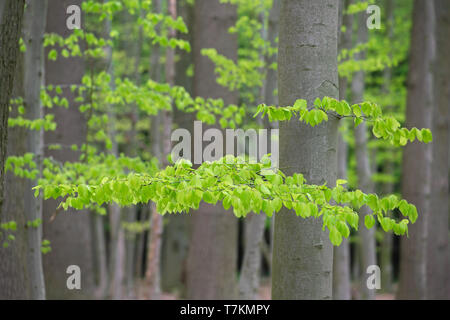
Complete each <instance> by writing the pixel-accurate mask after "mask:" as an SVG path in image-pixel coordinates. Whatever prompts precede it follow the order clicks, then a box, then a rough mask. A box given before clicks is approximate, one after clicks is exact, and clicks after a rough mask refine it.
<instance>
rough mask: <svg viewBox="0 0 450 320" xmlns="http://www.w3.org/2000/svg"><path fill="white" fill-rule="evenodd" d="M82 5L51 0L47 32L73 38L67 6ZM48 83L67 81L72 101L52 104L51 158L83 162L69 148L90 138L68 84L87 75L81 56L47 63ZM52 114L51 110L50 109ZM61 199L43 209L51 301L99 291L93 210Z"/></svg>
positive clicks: (48, 140) (65, 89) (48, 153)
mask: <svg viewBox="0 0 450 320" xmlns="http://www.w3.org/2000/svg"><path fill="white" fill-rule="evenodd" d="M72 4H75V5H78V6H81V0H76V1H75V0H73V1H70V2H69V1H60V0H50V1H49V2H48V13H47V17H48V19H47V27H46V32H47V33H50V32H54V33H57V34H60V35H63V36H68V35H69V34H70V33H71V32H72V31H71V30H68V29H67V27H66V17H67V16H66V8H67V6H68V5H72ZM45 67H46V74H45V80H46V84H47V85H49V84H53V85H63V86H64V87H63V88H62V89H63V95H64V97H66V98H67V100H68V101H69V108H68V109H65V108H53V109H52V110H51V112H52V113H53V114H54V115H55V122H56V123H57V124H58V126H57V128H56V130H55V131H53V132H46V133H45V135H44V139H45V142H46V145H49V144H55V143H56V144H61V145H63V148H62V149H61V150H49V149H48V148H47V149H46V150H45V155H46V156H47V157H53V159H55V160H56V161H59V162H62V163H64V162H65V161H78V160H79V155H80V154H79V152H77V151H72V150H70V148H67V146H71V145H72V144H76V145H78V146H80V145H81V144H82V143H84V142H85V139H86V120H85V118H84V116H83V115H82V114H81V113H80V111H79V109H78V105H77V103H75V102H74V94H73V93H72V92H71V91H70V88H69V86H70V85H72V84H80V83H81V78H82V76H83V74H84V63H83V60H82V59H81V58H67V59H65V58H61V57H60V58H59V59H58V60H57V61H49V60H47V61H46V65H45ZM46 111H47V112H50V111H49V110H46ZM58 204H59V200H56V201H55V200H46V201H44V207H43V220H44V238H45V239H48V240H50V242H51V247H52V251H51V252H50V253H48V254H46V255H45V256H44V275H45V283H46V288H47V297H48V298H49V299H80V298H84V299H87V298H91V297H93V295H94V290H95V283H94V266H93V254H92V246H91V243H92V240H91V223H90V220H91V219H90V216H89V213H88V211H86V210H83V211H75V210H73V209H69V210H67V211H62V210H61V211H59V210H58V211H57V210H56V207H57V206H58ZM70 265H77V266H79V267H80V269H81V289H80V290H69V289H68V288H67V286H66V281H67V278H68V277H69V276H70V275H69V274H67V273H66V270H67V267H69V266H70Z"/></svg>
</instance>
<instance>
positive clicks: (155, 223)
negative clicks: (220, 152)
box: [145, 0, 177, 299]
mask: <svg viewBox="0 0 450 320" xmlns="http://www.w3.org/2000/svg"><path fill="white" fill-rule="evenodd" d="M168 9H169V15H170V16H171V17H172V18H173V19H176V17H177V1H176V0H169V3H168ZM175 36H176V31H175V30H174V29H170V30H169V38H175ZM165 71H166V82H167V83H168V84H169V85H174V83H175V50H174V49H172V48H170V47H168V48H167V49H166V70H165ZM162 120H163V145H162V149H163V150H162V151H163V158H162V165H163V167H165V166H167V165H169V163H168V160H167V157H166V156H167V155H169V154H170V152H171V140H170V137H171V130H172V111H167V110H164V111H163V114H162ZM152 209H153V210H152V213H151V214H152V216H151V225H150V238H149V239H150V240H149V252H148V260H147V261H148V265H147V271H146V274H145V278H146V282H147V284H148V285H149V288H147V290H149V298H150V299H159V298H160V291H161V284H160V282H161V270H160V263H161V238H162V232H163V220H162V216H161V215H160V214H159V213H158V212H157V208H156V206H154V205H153V206H152Z"/></svg>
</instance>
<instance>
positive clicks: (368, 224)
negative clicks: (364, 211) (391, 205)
mask: <svg viewBox="0 0 450 320" xmlns="http://www.w3.org/2000/svg"><path fill="white" fill-rule="evenodd" d="M364 224H365V225H366V228H367V229H370V228H372V227H373V226H374V225H375V218H374V217H373V215H371V214H368V215H366V216H365V217H364Z"/></svg>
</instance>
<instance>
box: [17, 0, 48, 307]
mask: <svg viewBox="0 0 450 320" xmlns="http://www.w3.org/2000/svg"><path fill="white" fill-rule="evenodd" d="M26 4H27V8H26V10H25V14H24V26H23V34H24V43H25V45H26V47H27V50H26V52H25V54H24V76H23V77H24V102H25V117H26V118H27V119H33V120H34V119H41V118H43V116H44V110H43V107H42V105H41V101H40V94H41V86H42V85H43V84H44V48H43V38H44V32H45V25H46V18H47V1H46V0H43V1H37V2H35V1H30V0H28V1H27V2H26ZM27 150H28V152H32V153H34V154H35V155H36V159H37V161H36V162H37V166H38V168H39V170H41V169H42V157H43V156H44V131H43V130H40V131H38V132H28V133H27ZM35 185H37V179H36V180H34V181H27V184H26V189H27V190H28V191H27V192H26V195H25V198H24V201H25V216H26V218H27V220H29V221H34V220H36V219H42V197H34V194H33V192H32V190H31V189H32V188H33V187H34V186H35ZM27 241H28V253H27V261H28V262H27V263H28V266H29V281H30V288H31V299H39V300H42V299H45V285H44V273H43V269H42V254H41V242H42V225H41V226H39V227H38V228H29V229H28V235H27Z"/></svg>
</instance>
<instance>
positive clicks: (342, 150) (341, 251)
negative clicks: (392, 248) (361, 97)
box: [333, 0, 353, 300]
mask: <svg viewBox="0 0 450 320" xmlns="http://www.w3.org/2000/svg"><path fill="white" fill-rule="evenodd" d="M351 3H352V0H341V1H340V8H339V12H340V16H341V18H342V20H341V22H340V25H343V26H344V27H345V32H341V31H340V29H339V31H338V34H339V49H340V50H342V49H350V48H351V44H352V26H353V15H348V14H345V15H344V14H343V12H344V10H345V9H346V8H348V6H349V5H350V4H351ZM347 88H348V79H347V78H344V77H339V99H341V100H342V99H346V98H347ZM341 125H342V124H341ZM337 157H338V165H337V177H338V179H346V178H347V157H348V146H347V143H346V142H345V141H344V138H343V137H342V133H339V137H338V155H337ZM333 299H335V300H350V299H351V282H350V244H349V241H348V239H345V238H344V239H343V240H342V243H341V245H340V246H339V247H336V248H334V251H333Z"/></svg>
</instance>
